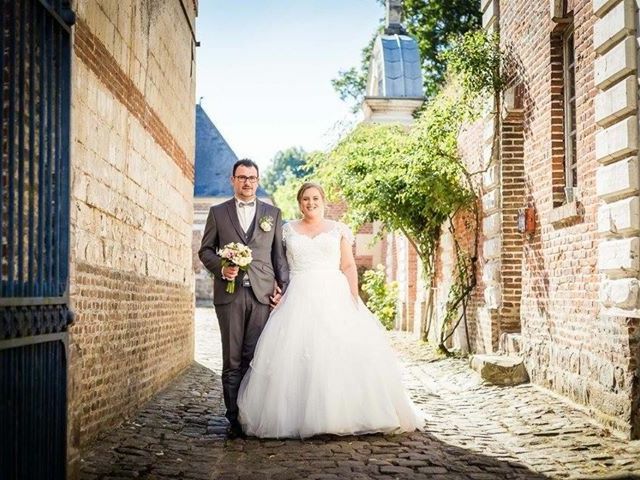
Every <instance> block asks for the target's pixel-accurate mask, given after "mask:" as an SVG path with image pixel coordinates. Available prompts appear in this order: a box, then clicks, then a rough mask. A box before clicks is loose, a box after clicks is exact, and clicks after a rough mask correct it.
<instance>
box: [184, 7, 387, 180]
mask: <svg viewBox="0 0 640 480" xmlns="http://www.w3.org/2000/svg"><path fill="white" fill-rule="evenodd" d="M383 16H384V7H383V6H382V5H380V4H379V3H378V2H377V1H376V0H234V1H224V2H223V1H221V0H200V1H199V12H198V18H197V23H196V37H197V39H198V41H200V47H198V49H197V52H196V55H197V58H196V65H197V71H196V75H197V76H196V101H199V100H200V98H201V97H202V99H201V105H202V107H203V109H204V110H205V112H207V114H208V115H209V117H210V118H211V120H212V121H213V123H214V124H215V125H216V127H217V128H218V130H220V132H221V133H222V135H223V136H224V137H225V139H226V140H227V142H228V143H229V145H230V146H231V148H232V149H233V150H234V152H235V153H236V155H237V156H238V157H239V158H244V157H249V158H252V159H253V160H255V161H256V162H257V163H258V165H259V166H260V167H261V168H262V169H264V168H266V167H267V166H268V164H269V163H270V160H271V159H272V158H273V156H274V155H275V154H276V153H277V152H278V151H279V150H284V149H287V148H289V147H293V146H299V147H302V148H304V149H305V150H307V151H312V150H317V149H324V148H326V147H327V145H328V144H329V143H330V142H331V140H332V139H333V137H335V132H336V131H339V130H340V127H339V126H338V125H340V124H341V123H344V122H349V121H353V115H352V114H350V106H349V105H348V104H347V103H345V102H343V101H341V100H340V98H339V97H338V94H337V93H336V92H335V90H334V89H333V87H332V86H331V79H332V78H336V77H337V75H338V71H339V70H346V69H348V68H350V67H352V66H357V65H359V64H360V52H361V50H362V48H363V47H364V46H365V45H366V44H367V42H368V41H369V40H370V38H371V36H372V35H373V34H374V32H375V31H376V28H377V26H378V24H379V22H380V19H381V18H382V17H383ZM332 132H333V133H332Z"/></svg>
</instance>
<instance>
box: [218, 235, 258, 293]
mask: <svg viewBox="0 0 640 480" xmlns="http://www.w3.org/2000/svg"><path fill="white" fill-rule="evenodd" d="M218 255H219V256H220V257H221V258H222V266H223V267H240V270H241V271H243V272H246V271H247V268H249V264H250V263H251V261H252V260H253V257H252V256H251V249H250V248H249V247H247V246H246V245H243V244H241V243H236V242H231V243H227V244H226V245H225V246H224V247H222V250H218ZM225 291H226V292H227V293H233V292H235V291H236V282H235V280H230V281H229V282H228V283H227V288H226V289H225Z"/></svg>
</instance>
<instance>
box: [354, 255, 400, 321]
mask: <svg viewBox="0 0 640 480" xmlns="http://www.w3.org/2000/svg"><path fill="white" fill-rule="evenodd" d="M362 279H363V281H362V291H363V292H364V293H365V294H366V301H365V303H366V305H367V307H369V309H370V310H371V311H372V312H373V313H374V314H375V315H376V316H377V317H378V319H379V320H380V322H381V323H382V324H383V325H384V326H385V328H386V329H387V330H391V329H392V328H393V325H394V323H395V319H396V303H397V301H398V282H391V283H386V276H385V273H384V267H383V266H382V265H378V266H377V267H376V268H375V269H374V270H367V271H366V272H364V273H363V274H362Z"/></svg>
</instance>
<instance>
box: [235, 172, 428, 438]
mask: <svg viewBox="0 0 640 480" xmlns="http://www.w3.org/2000/svg"><path fill="white" fill-rule="evenodd" d="M298 203H299V205H300V210H301V212H302V214H303V218H302V220H299V221H295V222H290V223H287V224H285V225H284V227H283V241H284V242H285V246H286V251H287V260H288V262H289V269H290V283H289V286H288V288H287V290H286V292H285V294H284V295H283V297H282V299H281V300H280V303H279V304H278V306H277V307H276V308H275V309H274V310H273V312H272V313H271V316H270V318H269V321H268V322H267V324H266V326H265V328H264V330H263V331H262V334H261V336H260V339H259V341H258V344H257V346H256V350H255V355H254V357H253V361H252V362H251V367H250V368H249V370H248V372H247V374H246V375H245V377H244V379H243V380H242V384H241V385H240V392H239V394H238V406H239V409H240V416H239V420H240V423H241V424H242V428H243V430H244V432H245V433H246V434H249V435H254V436H257V437H263V438H292V437H293V438H295V437H298V438H306V437H311V436H313V435H317V434H322V433H329V434H336V435H352V434H354V435H356V434H363V433H374V432H388V433H391V432H393V433H398V432H404V431H414V430H416V429H417V428H420V427H421V426H422V425H421V423H422V422H421V419H420V415H419V413H418V411H417V409H416V408H415V406H414V405H413V403H412V402H411V400H410V399H409V397H408V395H407V392H406V391H405V389H404V387H403V385H402V382H401V373H400V371H399V369H398V366H397V363H396V359H395V355H394V352H393V351H392V349H391V347H390V345H389V342H388V340H387V338H386V335H385V331H384V328H383V327H382V325H381V324H380V322H379V321H378V319H377V318H376V317H375V316H374V315H373V314H372V313H371V312H370V311H369V310H368V309H367V307H366V306H365V305H364V304H363V303H362V301H361V300H360V298H359V297H358V278H357V272H356V265H355V261H354V258H353V252H352V244H353V235H352V233H351V231H350V230H349V229H348V227H347V226H346V225H344V224H342V223H339V222H334V221H331V220H326V219H325V218H324V192H323V191H322V188H321V187H320V186H319V185H317V184H313V183H305V184H304V185H303V186H302V187H301V188H300V191H299V192H298Z"/></svg>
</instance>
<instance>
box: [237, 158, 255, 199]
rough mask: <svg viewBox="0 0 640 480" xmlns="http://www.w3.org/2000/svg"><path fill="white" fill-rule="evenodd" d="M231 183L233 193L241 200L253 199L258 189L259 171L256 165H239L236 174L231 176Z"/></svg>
mask: <svg viewBox="0 0 640 480" xmlns="http://www.w3.org/2000/svg"><path fill="white" fill-rule="evenodd" d="M231 185H233V193H234V194H235V196H236V197H238V198H239V199H240V200H244V201H250V200H253V199H254V198H255V196H256V190H258V171H257V170H256V168H255V167H245V166H244V165H239V166H238V168H236V173H235V175H234V176H233V177H231Z"/></svg>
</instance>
